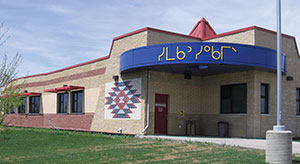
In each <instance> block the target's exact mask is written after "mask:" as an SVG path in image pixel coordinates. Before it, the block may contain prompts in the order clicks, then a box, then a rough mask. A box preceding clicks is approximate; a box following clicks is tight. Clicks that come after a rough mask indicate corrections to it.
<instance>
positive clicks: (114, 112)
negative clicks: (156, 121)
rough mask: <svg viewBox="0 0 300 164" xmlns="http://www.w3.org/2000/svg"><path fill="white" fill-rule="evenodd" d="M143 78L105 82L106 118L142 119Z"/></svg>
mask: <svg viewBox="0 0 300 164" xmlns="http://www.w3.org/2000/svg"><path fill="white" fill-rule="evenodd" d="M140 96H141V78H139V79H131V80H126V81H121V82H114V83H106V84H105V105H104V110H105V112H104V113H105V116H104V118H105V119H116V120H118V119H130V120H139V119H141V101H140Z"/></svg>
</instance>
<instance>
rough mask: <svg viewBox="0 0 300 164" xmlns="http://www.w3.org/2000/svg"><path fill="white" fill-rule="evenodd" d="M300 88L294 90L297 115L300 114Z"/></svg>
mask: <svg viewBox="0 0 300 164" xmlns="http://www.w3.org/2000/svg"><path fill="white" fill-rule="evenodd" d="M299 102H300V88H297V90H296V113H297V116H300V103H299Z"/></svg>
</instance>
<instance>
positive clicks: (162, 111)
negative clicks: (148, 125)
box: [154, 94, 168, 134]
mask: <svg viewBox="0 0 300 164" xmlns="http://www.w3.org/2000/svg"><path fill="white" fill-rule="evenodd" d="M167 118H168V95H166V94H155V125H154V133H155V134H167V132H168V120H167Z"/></svg>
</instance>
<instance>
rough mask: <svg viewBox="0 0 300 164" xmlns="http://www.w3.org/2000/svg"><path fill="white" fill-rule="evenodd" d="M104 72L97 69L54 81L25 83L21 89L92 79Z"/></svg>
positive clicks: (103, 69) (101, 69)
mask: <svg viewBox="0 0 300 164" xmlns="http://www.w3.org/2000/svg"><path fill="white" fill-rule="evenodd" d="M105 70H106V68H99V69H95V70H92V71H87V72H81V73H78V74H73V75H69V76H64V77H59V78H55V79H51V80H45V81H38V82H32V83H26V84H24V85H22V87H24V88H28V87H40V86H45V85H51V84H56V83H62V82H66V81H71V80H76V79H81V78H86V77H92V76H96V75H102V74H104V73H105Z"/></svg>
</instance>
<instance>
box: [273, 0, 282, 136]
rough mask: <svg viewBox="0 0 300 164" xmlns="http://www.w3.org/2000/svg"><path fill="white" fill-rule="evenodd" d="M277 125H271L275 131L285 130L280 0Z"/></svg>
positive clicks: (279, 3) (277, 6)
mask: <svg viewBox="0 0 300 164" xmlns="http://www.w3.org/2000/svg"><path fill="white" fill-rule="evenodd" d="M276 9H277V12H276V13H277V125H275V126H274V127H273V130H275V131H282V130H285V126H284V125H282V122H281V121H282V110H281V93H282V89H281V86H282V84H281V80H282V56H281V54H282V53H281V0H277V5H276Z"/></svg>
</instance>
